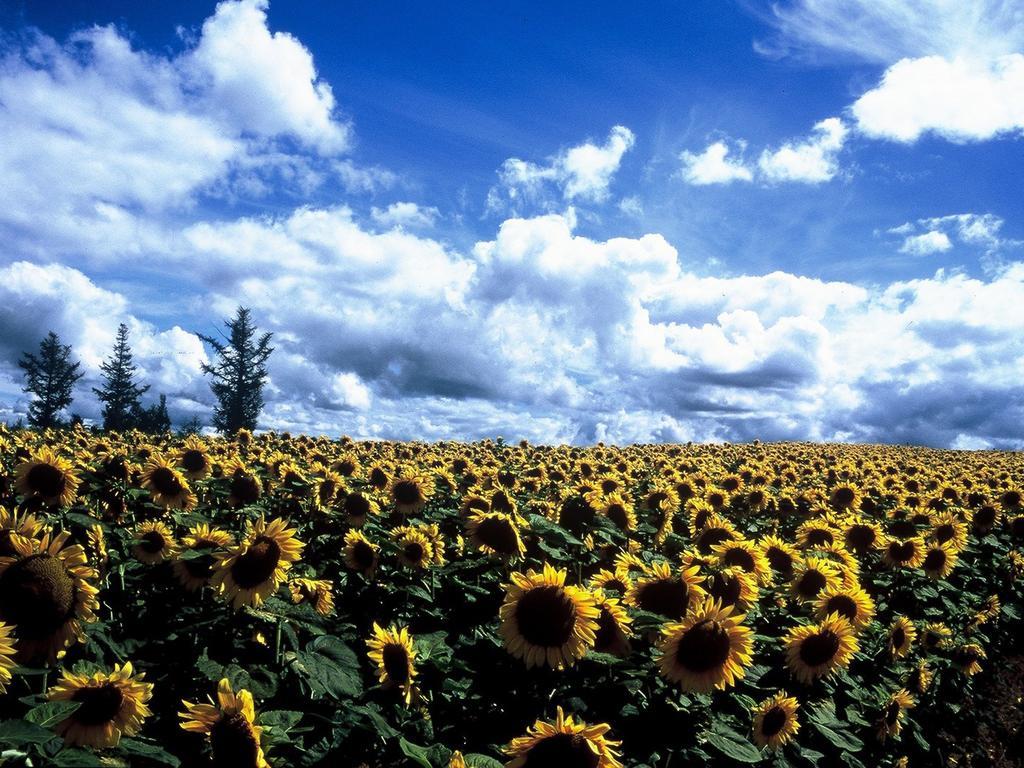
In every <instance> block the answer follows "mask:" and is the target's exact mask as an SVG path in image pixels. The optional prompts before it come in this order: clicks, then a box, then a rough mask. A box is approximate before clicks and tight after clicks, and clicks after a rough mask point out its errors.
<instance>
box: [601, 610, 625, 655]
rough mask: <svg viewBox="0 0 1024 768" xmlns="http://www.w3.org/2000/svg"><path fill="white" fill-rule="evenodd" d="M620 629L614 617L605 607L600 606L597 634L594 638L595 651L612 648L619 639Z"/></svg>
mask: <svg viewBox="0 0 1024 768" xmlns="http://www.w3.org/2000/svg"><path fill="white" fill-rule="evenodd" d="M621 634H622V630H621V629H620V628H619V623H618V622H617V621H615V617H614V616H612V614H611V612H610V611H609V610H608V609H607V608H601V615H600V616H599V617H598V619H597V634H596V636H595V639H594V650H595V651H599V652H600V651H606V650H608V649H610V648H613V647H614V646H615V645H616V644H617V643H618V641H619V638H620V635H621Z"/></svg>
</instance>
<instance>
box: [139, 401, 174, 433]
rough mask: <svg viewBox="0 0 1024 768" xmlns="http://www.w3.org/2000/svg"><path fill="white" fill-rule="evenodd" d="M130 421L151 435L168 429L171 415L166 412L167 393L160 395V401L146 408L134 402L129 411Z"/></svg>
mask: <svg viewBox="0 0 1024 768" xmlns="http://www.w3.org/2000/svg"><path fill="white" fill-rule="evenodd" d="M131 421H132V424H133V426H134V427H135V428H136V429H140V430H142V431H143V432H147V433H149V434H151V435H159V434H163V433H164V432H168V431H170V429H171V416H170V414H168V413H167V395H160V401H159V402H158V403H156V404H155V405H151V406H149V407H148V408H143V407H142V406H141V405H139V404H138V403H136V404H135V407H134V408H132V411H131Z"/></svg>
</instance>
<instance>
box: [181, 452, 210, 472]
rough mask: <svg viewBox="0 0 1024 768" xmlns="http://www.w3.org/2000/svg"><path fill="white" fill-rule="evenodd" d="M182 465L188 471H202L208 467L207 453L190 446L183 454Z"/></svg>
mask: <svg viewBox="0 0 1024 768" xmlns="http://www.w3.org/2000/svg"><path fill="white" fill-rule="evenodd" d="M181 466H183V467H184V468H185V469H186V471H188V472H201V471H202V470H204V469H206V454H205V453H203V452H202V451H197V450H195V449H194V448H190V449H189V450H187V451H185V452H184V453H183V454H182V455H181Z"/></svg>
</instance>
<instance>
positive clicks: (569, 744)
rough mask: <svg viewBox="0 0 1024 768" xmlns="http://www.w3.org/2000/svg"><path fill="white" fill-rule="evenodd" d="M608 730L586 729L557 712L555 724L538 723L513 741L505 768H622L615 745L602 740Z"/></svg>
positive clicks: (507, 752)
mask: <svg viewBox="0 0 1024 768" xmlns="http://www.w3.org/2000/svg"><path fill="white" fill-rule="evenodd" d="M610 729H611V726H609V725H606V724H604V723H601V724H599V725H587V724H586V723H584V722H582V721H576V720H574V718H573V716H572V715H566V714H565V713H563V711H562V708H561V707H559V708H558V714H557V716H556V717H555V721H554V722H553V723H552V722H546V721H543V720H538V721H537V722H536V723H534V724H533V726H532V727H531V728H529V729H528V730H527V732H526V735H525V736H520V737H519V738H516V739H513V740H512V741H511V743H509V745H508V746H507V747H505V750H504V751H505V754H506V755H508V756H509V757H510V758H512V759H511V760H510V761H509V762H508V763H506V768H526V766H536V767H538V768H539V767H540V766H552V768H553V767H554V766H558V767H559V768H622V763H620V762H619V753H618V751H617V747H618V746H619V743H620V742H618V741H611V740H610V739H607V738H605V734H606V733H608V731H609V730H610Z"/></svg>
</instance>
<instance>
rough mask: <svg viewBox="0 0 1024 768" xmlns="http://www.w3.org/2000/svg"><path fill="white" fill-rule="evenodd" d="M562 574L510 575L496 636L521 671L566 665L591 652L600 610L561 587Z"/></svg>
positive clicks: (587, 597)
mask: <svg viewBox="0 0 1024 768" xmlns="http://www.w3.org/2000/svg"><path fill="white" fill-rule="evenodd" d="M565 575H566V572H565V571H564V570H555V569H554V568H553V567H552V566H551V565H550V564H548V563H545V564H544V570H543V572H541V573H537V572H536V571H534V570H532V569H531V570H529V571H527V572H526V573H525V574H523V573H518V572H515V571H514V572H513V573H512V574H511V583H510V584H508V585H507V587H506V590H507V591H506V593H505V601H504V603H503V604H502V606H501V609H500V611H499V615H500V617H501V636H502V638H503V639H504V641H505V647H506V648H507V649H508V651H509V653H511V654H512V655H513V656H515V657H516V658H518V659H522V660H523V661H525V662H526V667H527V669H529V668H531V667H540V666H544V665H545V664H547V665H548V666H550V667H552V668H554V669H562V668H564V667H567V666H570V665H571V664H573V663H574V662H575V661H576V660H577V659H579V658H580V657H581V656H583V654H585V653H586V652H587V649H588V648H591V647H593V645H594V642H595V639H596V635H597V630H598V618H599V617H600V615H601V611H600V609H599V608H598V606H597V603H596V601H595V600H594V597H593V595H591V594H590V593H589V592H587V591H586V590H584V589H581V588H579V587H575V586H566V584H565Z"/></svg>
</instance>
